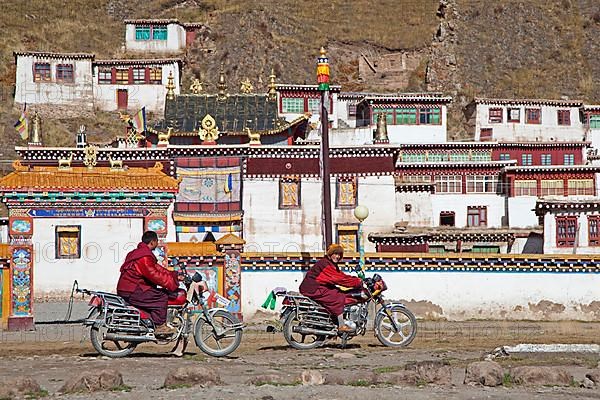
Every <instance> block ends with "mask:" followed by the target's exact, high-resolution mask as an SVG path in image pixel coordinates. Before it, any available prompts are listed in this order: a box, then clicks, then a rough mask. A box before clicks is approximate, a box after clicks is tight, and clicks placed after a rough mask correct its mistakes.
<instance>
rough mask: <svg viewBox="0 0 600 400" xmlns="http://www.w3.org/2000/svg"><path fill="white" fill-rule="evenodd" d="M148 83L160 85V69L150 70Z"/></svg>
mask: <svg viewBox="0 0 600 400" xmlns="http://www.w3.org/2000/svg"><path fill="white" fill-rule="evenodd" d="M150 83H155V84H158V85H160V84H161V83H162V67H153V68H150Z"/></svg>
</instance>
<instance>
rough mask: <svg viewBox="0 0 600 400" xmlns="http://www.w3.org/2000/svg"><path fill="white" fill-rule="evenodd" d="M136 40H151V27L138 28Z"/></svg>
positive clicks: (136, 28) (136, 29)
mask: <svg viewBox="0 0 600 400" xmlns="http://www.w3.org/2000/svg"><path fill="white" fill-rule="evenodd" d="M135 40H150V27H149V26H136V27H135Z"/></svg>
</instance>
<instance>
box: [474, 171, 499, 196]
mask: <svg viewBox="0 0 600 400" xmlns="http://www.w3.org/2000/svg"><path fill="white" fill-rule="evenodd" d="M497 191H498V177H497V176H496V175H468V176H467V193H496V192H497Z"/></svg>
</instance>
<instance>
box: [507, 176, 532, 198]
mask: <svg viewBox="0 0 600 400" xmlns="http://www.w3.org/2000/svg"><path fill="white" fill-rule="evenodd" d="M524 183H527V185H524V186H522V187H517V184H524ZM532 184H533V185H532ZM513 192H514V193H513V196H536V197H537V195H538V181H537V180H536V179H515V180H514V181H513Z"/></svg>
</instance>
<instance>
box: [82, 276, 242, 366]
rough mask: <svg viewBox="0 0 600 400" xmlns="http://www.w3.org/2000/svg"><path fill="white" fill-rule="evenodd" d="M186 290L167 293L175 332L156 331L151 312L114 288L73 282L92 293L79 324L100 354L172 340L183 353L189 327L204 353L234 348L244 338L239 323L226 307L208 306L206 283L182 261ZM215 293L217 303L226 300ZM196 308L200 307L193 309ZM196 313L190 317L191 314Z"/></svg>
mask: <svg viewBox="0 0 600 400" xmlns="http://www.w3.org/2000/svg"><path fill="white" fill-rule="evenodd" d="M180 273H181V274H182V275H183V284H184V286H185V289H183V288H180V289H178V290H177V291H175V292H174V293H173V294H172V295H170V296H169V302H168V307H167V325H168V326H170V327H172V328H174V329H173V333H170V334H166V335H159V334H158V333H157V334H156V335H155V334H154V324H153V322H152V320H150V318H149V315H148V314H147V313H146V312H144V311H142V310H140V309H138V308H136V307H134V306H132V305H129V304H127V303H126V302H125V300H123V298H122V297H120V296H117V295H116V294H114V293H108V292H100V291H94V290H88V289H80V288H79V287H78V285H77V281H75V286H76V288H75V292H76V293H82V294H84V295H90V296H91V298H90V301H89V306H90V310H89V313H88V316H87V318H86V319H85V320H84V322H83V324H84V325H85V326H89V327H90V339H91V342H92V345H93V346H94V349H96V351H97V352H98V353H100V354H102V355H103V356H107V357H111V358H118V357H125V356H127V355H129V354H131V353H132V352H133V351H134V350H135V348H136V346H137V345H139V344H140V343H156V344H174V348H173V350H172V351H173V353H174V354H176V355H179V356H181V355H183V351H184V350H185V347H186V346H187V343H188V340H189V336H190V334H191V333H192V332H193V334H194V340H195V342H196V345H197V346H198V347H199V348H200V350H202V351H203V352H204V353H206V354H208V355H211V356H214V357H223V356H227V355H228V354H230V353H232V352H233V351H235V350H236V349H237V348H238V346H239V345H240V342H241V341H242V331H243V325H242V324H241V323H240V321H239V320H238V319H237V318H236V317H235V316H234V315H232V314H231V313H229V312H228V311H227V310H225V309H224V308H210V307H209V306H208V304H207V301H206V299H205V298H204V296H202V292H203V289H205V288H206V285H204V284H203V282H202V276H201V275H200V274H199V273H198V272H195V273H194V274H193V275H192V276H189V275H188V274H187V272H186V270H185V267H184V266H180ZM216 297H217V302H219V301H221V302H225V301H226V300H227V299H224V298H221V297H220V296H216ZM198 307H199V308H200V310H199V311H197V310H196V308H198ZM195 314H198V318H197V319H196V320H195V322H194V321H192V316H193V315H195Z"/></svg>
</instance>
